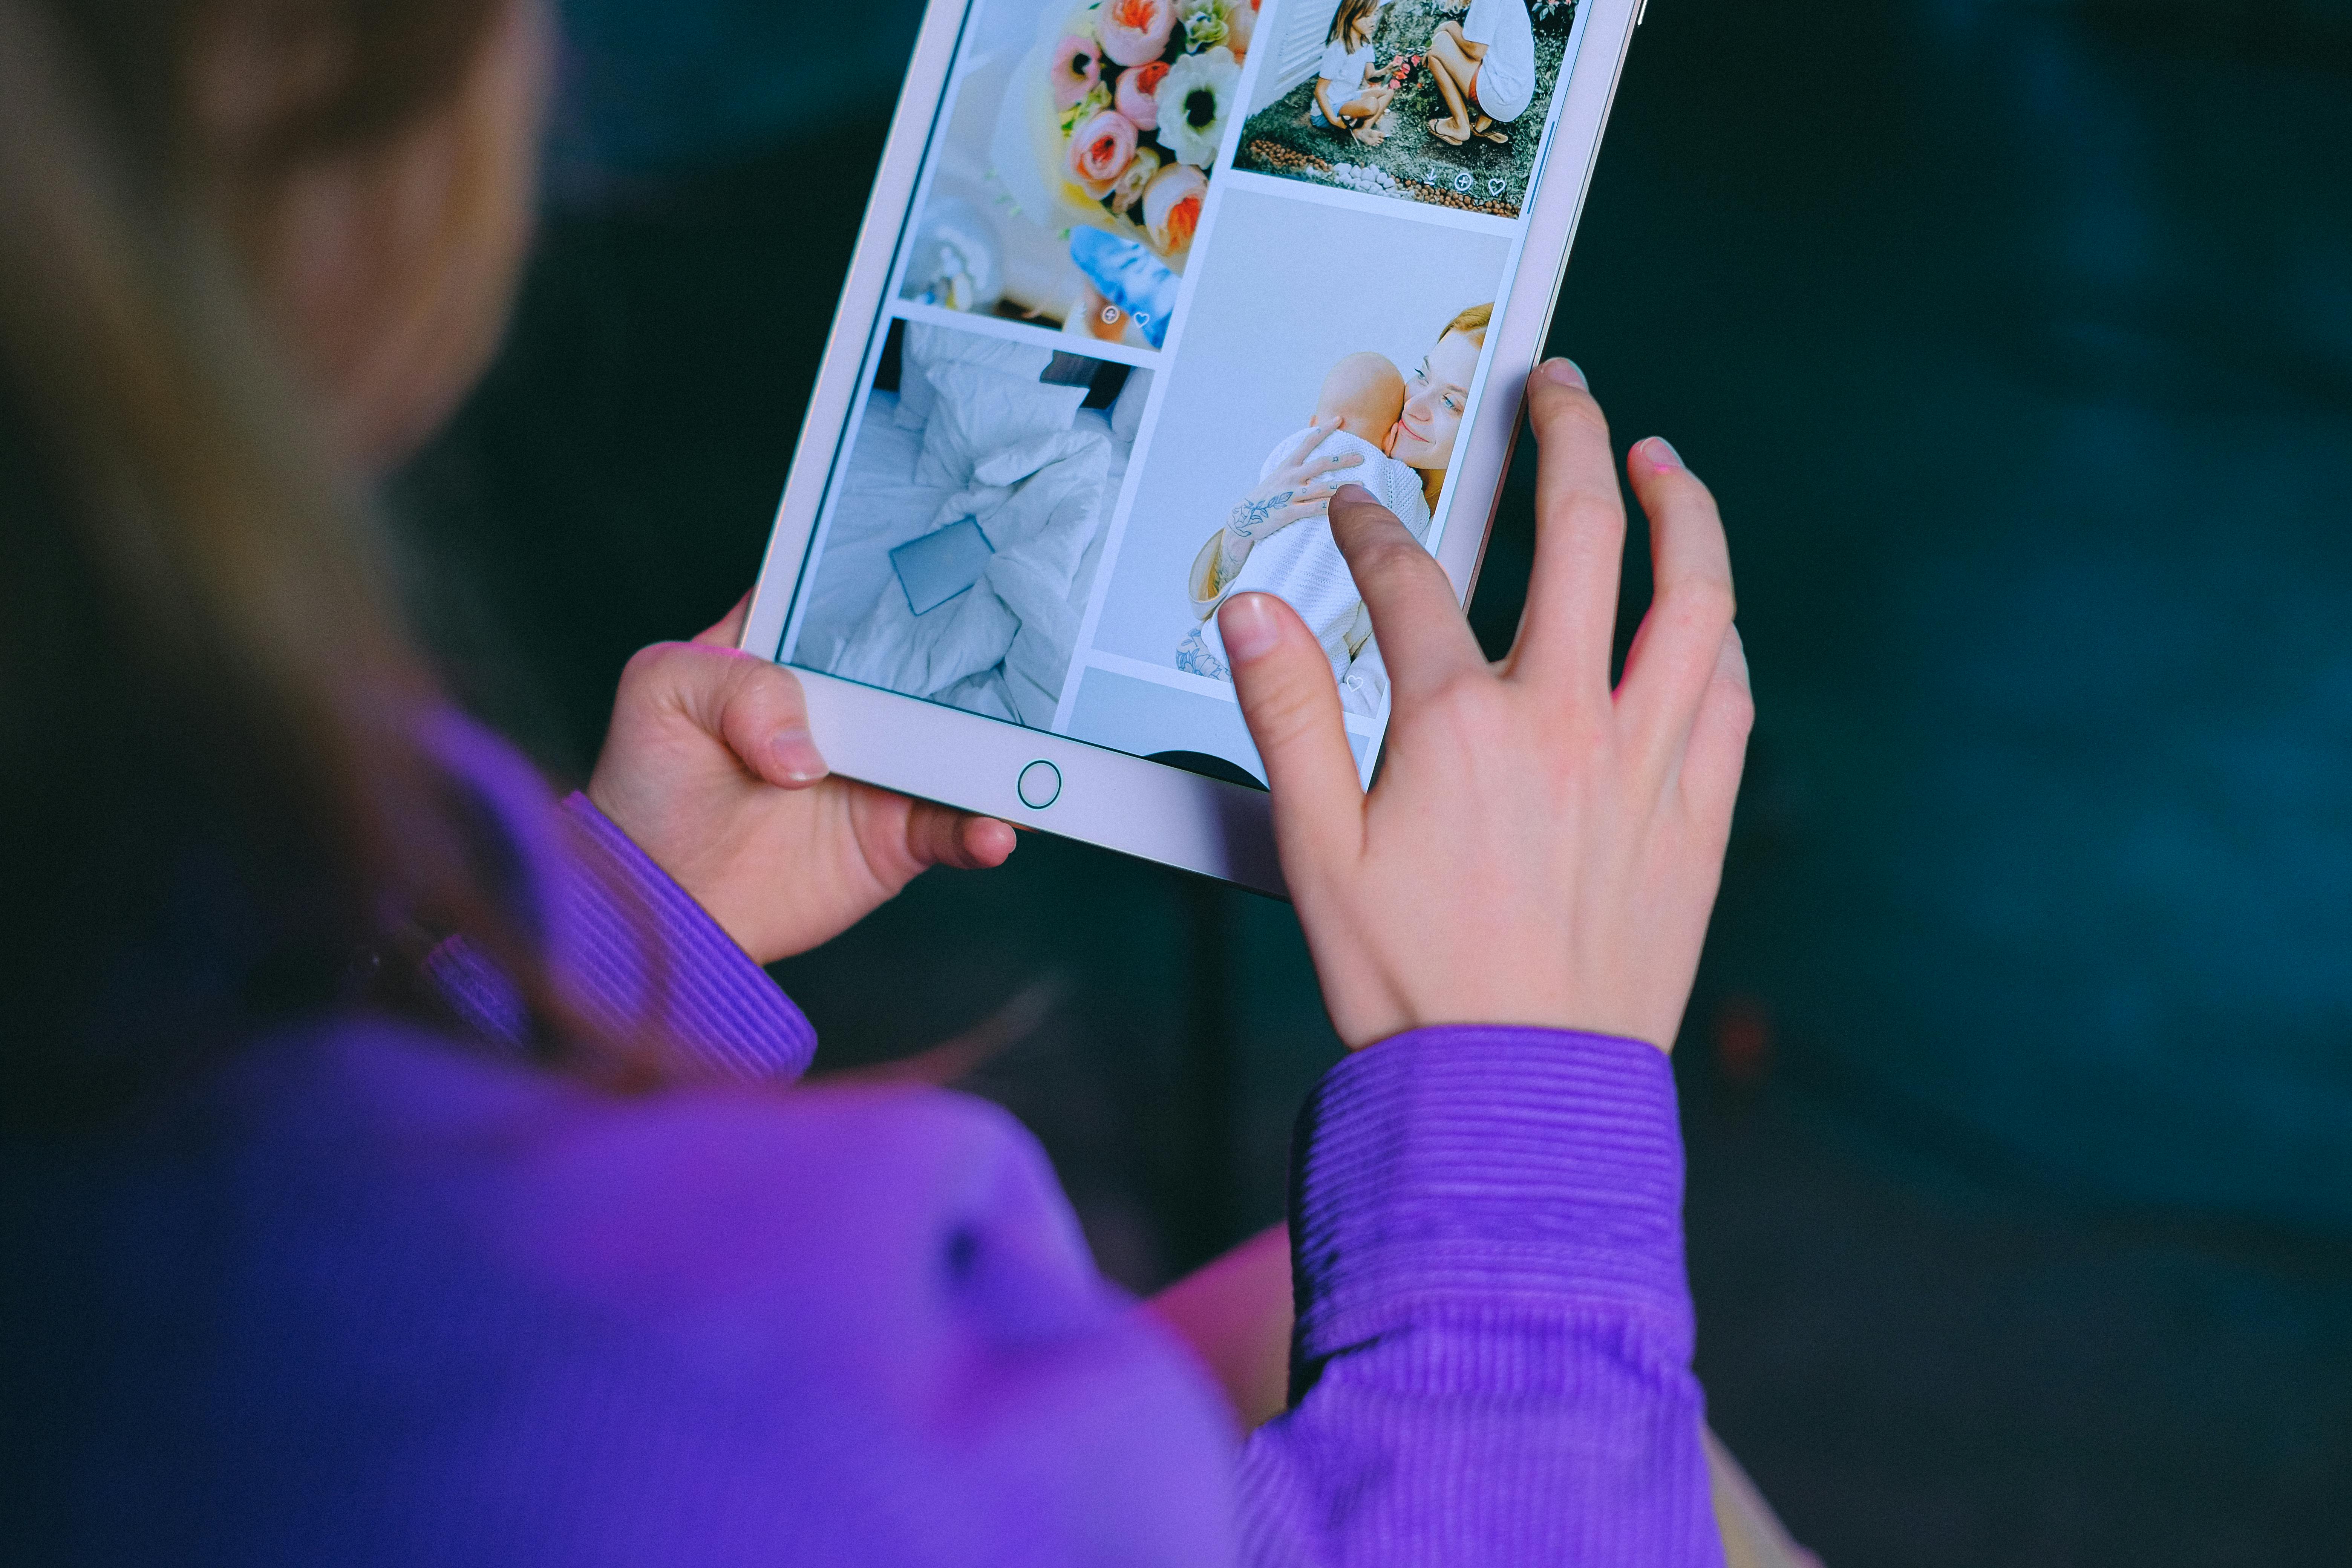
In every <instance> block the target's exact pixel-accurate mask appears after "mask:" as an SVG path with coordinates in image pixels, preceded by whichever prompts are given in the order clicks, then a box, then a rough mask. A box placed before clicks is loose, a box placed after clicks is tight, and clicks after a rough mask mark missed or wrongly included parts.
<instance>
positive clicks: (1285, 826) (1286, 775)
mask: <svg viewBox="0 0 2352 1568" xmlns="http://www.w3.org/2000/svg"><path fill="white" fill-rule="evenodd" d="M1217 629H1218V631H1219V632H1220V633H1222V634H1223V637H1224V642H1225V654H1226V657H1227V658H1229V659H1230V660H1231V661H1232V664H1233V671H1234V693H1235V695H1237V696H1238V697H1239V698H1240V699H1241V705H1242V718H1243V720H1244V721H1245V722H1246V723H1247V724H1248V725H1249V731H1250V738H1251V739H1252V740H1254V741H1255V742H1257V753H1258V756H1259V757H1260V759H1262V760H1263V761H1264V762H1265V776H1266V782H1267V783H1268V784H1270V785H1271V786H1272V788H1273V793H1274V831H1275V838H1276V843H1277V844H1278V845H1279V846H1280V847H1281V850H1282V859H1283V868H1284V871H1285V874H1286V875H1288V876H1290V877H1291V879H1292V880H1293V882H1294V884H1295V883H1297V882H1298V881H1300V880H1303V879H1301V878H1299V877H1298V876H1297V872H1299V871H1305V870H1308V869H1311V868H1323V867H1327V866H1331V865H1335V864H1337V863H1339V862H1340V861H1342V860H1346V859H1351V858H1354V856H1355V854H1356V852H1357V850H1358V849H1359V848H1360V847H1361V846H1362V844H1363V827H1364V792H1363V787H1362V785H1361V784H1360V783H1359V782H1358V781H1357V777H1356V757H1355V753H1354V752H1353V751H1351V750H1350V749H1349V745H1348V731H1347V726H1346V724H1345V723H1344V721H1342V720H1341V719H1340V717H1339V686H1338V684H1337V683H1336V682H1334V681H1333V680H1332V679H1331V661H1330V658H1329V657H1328V655H1326V654H1325V653H1324V651H1323V645H1322V644H1320V643H1318V642H1317V641H1316V640H1315V637H1314V634H1313V633H1311V632H1309V631H1308V630H1307V624H1306V623H1305V622H1304V621H1301V620H1300V619H1299V618H1298V612H1297V611H1296V610H1294V609H1292V608H1291V607H1290V606H1289V605H1286V604H1284V603H1283V602H1282V601H1281V600H1280V599H1277V598H1276V597H1275V596H1274V595H1271V594H1236V595H1234V596H1233V597H1232V598H1230V599H1228V600H1226V601H1225V605H1224V608H1223V609H1222V610H1220V611H1218V612H1217Z"/></svg>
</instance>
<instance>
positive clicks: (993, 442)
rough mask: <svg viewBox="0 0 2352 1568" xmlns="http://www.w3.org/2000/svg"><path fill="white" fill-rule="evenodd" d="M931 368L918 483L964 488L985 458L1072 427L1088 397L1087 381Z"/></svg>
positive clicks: (972, 366) (978, 369) (976, 367)
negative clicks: (1062, 382) (1065, 382)
mask: <svg viewBox="0 0 2352 1568" xmlns="http://www.w3.org/2000/svg"><path fill="white" fill-rule="evenodd" d="M926 374H927V375H928V376H929V381H930V384H931V389H932V391H933V392H934V393H935V394H936V396H935V397H934V399H933V402H932V408H931V417H930V420H929V423H928V424H927V425H925V426H924V427H923V455H922V457H921V458H919V459H917V461H916V463H915V482H916V483H917V484H919V485H940V486H944V487H946V488H947V489H962V488H963V487H964V486H966V485H968V484H970V483H971V471H972V469H973V468H976V467H978V466H979V465H980V463H981V461H982V459H983V458H988V457H989V456H991V455H992V454H993V453H996V452H1001V451H1003V449H1004V448H1006V447H1016V446H1019V445H1020V444H1021V443H1022V442H1024V441H1026V440H1030V439H1032V438H1034V437H1038V436H1044V435H1048V434H1051V433H1052V432H1054V431H1056V430H1067V429H1068V428H1069V427H1070V422H1071V421H1072V420H1073V419H1075V418H1076V417H1077V413H1078V405H1079V404H1081V403H1084V402H1085V401H1086V399H1087V389H1086V388H1085V387H1083V386H1047V385H1046V384H1044V383H1043V382H1038V381H1029V380H1024V379H1023V378H1022V377H1020V376H1015V375H1006V374H1003V372H1001V371H994V370H990V369H987V368H986V367H984V366H982V365H976V364H942V365H935V366H933V367H932V368H931V369H930V370H929V372H927V373H926Z"/></svg>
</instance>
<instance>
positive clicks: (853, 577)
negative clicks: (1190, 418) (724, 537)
mask: <svg viewBox="0 0 2352 1568" xmlns="http://www.w3.org/2000/svg"><path fill="white" fill-rule="evenodd" d="M893 340H894V341H893V342H892V344H891V347H890V348H889V349H887V350H886V352H885V353H884V355H883V359H882V364H881V367H880V370H879V371H878V372H877V375H876V377H875V384H874V385H873V386H872V387H870V388H869V389H868V391H867V393H866V399H867V402H866V412H865V417H864V418H863V419H862V420H861V421H860V422H859V426H858V431H857V437H856V446H855V447H853V448H852V450H851V453H850V457H849V461H848V463H847V465H846V468H845V471H844V473H843V476H842V478H841V479H840V481H839V494H838V496H837V497H836V499H835V501H834V509H833V513H832V516H831V519H830V521H829V523H828V525H827V527H826V530H825V533H824V542H823V545H822V549H823V554H822V555H821V556H820V557H819V559H818V561H817V563H816V564H815V568H814V574H813V579H812V583H811V586H810V588H809V590H808V593H809V595H810V597H809V605H808V609H807V613H806V616H805V617H804V619H803V622H802V625H801V629H800V633H799V635H798V637H797V638H796V640H795V642H794V646H793V652H792V654H791V655H790V657H791V659H792V662H793V663H795V664H799V665H803V666H805V667H807V668H812V669H820V670H824V671H827V672H829V673H831V674H834V675H837V676H840V677H842V678H843V679H849V680H856V681H859V682H861V683H864V684H866V685H869V686H878V687H881V688H884V689H887V690H891V691H897V692H901V693H903V694H905V695H907V696H909V697H919V698H923V699H925V700H929V701H933V702H941V703H945V704H948V705H949V706H950V707H956V708H961V709H965V710H969V711H971V712H974V713H982V714H986V715H988V716H990V717H992V718H996V719H1007V720H1011V721H1014V722H1016V723H1021V724H1026V725H1029V726H1030V727H1032V728H1034V729H1040V730H1042V729H1046V728H1049V727H1050V726H1051V724H1052V722H1053V719H1054V712H1055V707H1056V706H1057V705H1058V703H1059V702H1060V700H1061V695H1062V687H1063V683H1064V681H1065V679H1066V678H1067V675H1068V673H1069V668H1070V661H1071V658H1072V656H1073V654H1074V652H1075V650H1076V640H1077V630H1078V623H1079V620H1080V618H1081V617H1082V616H1083V614H1084V611H1085V608H1086V601H1087V592H1088V588H1089V585H1090V584H1091V583H1092V582H1093V579H1094V573H1095V566H1096V563H1097V559H1098V558H1099V556H1100V554H1101V552H1102V542H1103V536H1104V533H1105V532H1106V531H1107V529H1108V523H1109V515H1110V511H1111V509H1112V507H1113V505H1114V504H1115V503H1116V502H1117V500H1118V494H1119V488H1120V485H1121V483H1122V481H1123V480H1124V479H1125V478H1126V475H1127V465H1128V459H1129V454H1130V452H1131V451H1132V449H1133V447H1134V442H1135V430H1136V426H1137V425H1138V424H1139V421H1140V418H1141V415H1142V410H1143V405H1144V399H1145V398H1146V397H1147V396H1148V395H1150V379H1151V373H1150V372H1149V371H1144V370H1130V369H1129V367H1127V366H1125V365H1117V364H1110V363H1107V362H1104V361H1099V360H1093V359H1088V358H1084V357H1081V356H1079V355H1076V354H1073V353H1056V352H1055V350H1054V349H1053V348H1051V347H1044V346H1038V345H1036V344H1034V342H1028V341H1020V340H1013V339H1008V338H1003V337H998V336H993V335H984V334H982V333H977V332H966V331H958V330H955V329H952V328H948V327H942V326H937V325H932V324H929V323H923V322H912V321H910V322H904V323H901V324H899V325H898V326H897V327H894V328H893ZM894 373H895V374H894ZM1088 403H1094V404H1097V405H1099V406H1095V407H1088V406H1087V404H1088Z"/></svg>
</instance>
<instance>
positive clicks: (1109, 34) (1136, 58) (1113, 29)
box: [1096, 0, 1176, 66]
mask: <svg viewBox="0 0 2352 1568" xmlns="http://www.w3.org/2000/svg"><path fill="white" fill-rule="evenodd" d="M1096 26H1097V28H1099V29H1100V31H1101V33H1102V49H1103V53H1104V54H1106V55H1108V56H1109V57H1110V58H1112V59H1113V60H1116V61H1117V62H1118V63H1119V64H1120V65H1123V66H1139V65H1142V64H1144V63H1146V62H1147V61H1150V60H1156V59H1158V58H1160V51H1161V50H1163V49H1165V48H1167V47H1168V35H1169V34H1170V33H1171V32H1173V31H1174V30H1175V28H1176V0H1108V4H1106V5H1104V6H1103V11H1102V20H1101V21H1100V22H1098V23H1097V24H1096Z"/></svg>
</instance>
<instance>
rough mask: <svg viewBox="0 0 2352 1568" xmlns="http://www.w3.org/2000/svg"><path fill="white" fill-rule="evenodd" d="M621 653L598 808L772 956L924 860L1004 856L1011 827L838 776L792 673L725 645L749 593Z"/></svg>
mask: <svg viewBox="0 0 2352 1568" xmlns="http://www.w3.org/2000/svg"><path fill="white" fill-rule="evenodd" d="M748 603H749V601H748V600H747V601H745V603H744V604H738V605H736V606H735V608H734V609H733V610H732V611H730V613H729V615H728V616H727V618H726V619H725V620H723V621H720V622H719V624H718V625H717V626H713V627H711V628H710V629H709V631H707V632H704V633H703V634H702V635H701V636H700V637H696V638H695V639H694V640H693V641H692V642H690V643H656V644H655V645H654V646H653V647H648V648H646V649H644V650H643V651H641V652H640V653H638V654H637V656H636V657H635V658H632V659H631V660H629V665H628V668H626V669H625V670H624V671H622V673H621V688H620V692H619V694H618V695H617V697H615V699H614V703H613V724H612V728H611V730H610V731H608V732H607V733H606V735H605V737H604V753H603V754H602V755H601V756H599V757H598V758H597V759H596V772H595V773H594V775H593V777H592V778H590V780H589V781H588V798H589V800H590V801H591V802H593V804H594V805H595V807H596V809H597V810H599V811H601V812H603V813H604V815H605V816H608V817H610V818H611V819H612V820H613V822H614V826H618V827H619V828H620V829H621V831H622V832H624V833H625V834H627V835H628V836H629V837H630V838H631V839H632V840H633V841H634V842H635V844H636V846H637V847H639V848H641V849H643V850H644V851H645V852H646V854H647V855H648V856H650V857H651V858H652V859H653V861H654V863H655V864H656V865H657V866H659V867H660V868H662V869H663V870H665V871H667V872H668V873H669V874H670V876H671V877H672V878H673V879H676V881H677V884H678V885H679V886H680V887H682V888H684V889H686V890H687V891H688V893H690V894H691V895H693V897H694V899H695V900H696V901H697V902H698V903H699V904H701V905H702V907H703V908H704V909H705V910H709V913H710V917H711V918H712V919H713V920H715V921H718V922H719V926H720V927H721V928H722V929H723V930H725V931H726V932H727V934H728V935H729V936H730V937H733V938H734V939H735V941H736V942H737V944H738V945H739V946H740V947H741V948H742V949H743V951H744V952H748V953H750V954H751V957H752V958H754V959H755V960H757V961H758V962H760V963H774V962H775V961H776V960H777V959H780V958H788V957H790V956H791V955H793V953H796V952H806V951H808V950H809V949H810V948H813V947H815V946H817V945H818V944H820V943H822V942H827V941H830V940H831V939H832V938H834V937H836V936H838V935H840V934H841V933H842V932H843V931H847V930H848V929H849V928H850V927H851V926H853V925H856V923H857V922H858V921H860V920H863V919H864V918H865V917H866V915H867V914H869V913H871V912H872V911H873V910H875V909H876V908H877V906H879V905H881V904H882V903H884V902H886V901H887V900H889V899H891V898H893V897H895V896H896V895H897V894H898V890H899V889H902V888H904V887H905V886H906V885H907V884H908V882H911V881H913V880H914V879H915V878H916V877H917V876H918V875H919V873H921V872H922V871H924V870H925V869H927V868H929V867H932V866H958V867H963V868H980V867H987V866H1001V865H1003V863H1004V860H1005V858H1006V857H1007V856H1009V855H1011V854H1012V853H1013V843H1014V839H1013V828H1012V827H1011V826H1009V825H1008V824H1005V823H1003V822H999V821H997V820H996V819H995V818H993V817H985V816H971V815H970V814H968V813H965V812H961V811H955V810H951V809H950V808H949V807H947V806H943V805H931V804H930V803H929V802H923V801H913V800H909V799H908V798H907V797H906V796H904V795H893V794H891V793H890V792H889V791H887V790H880V789H876V788H874V787H872V786H871V785H868V784H853V783H851V782H850V781H849V780H847V779H843V778H835V777H834V776H833V775H832V774H831V773H828V772H827V771H826V769H825V764H824V758H823V757H822V756H820V755H819V754H818V753H817V749H816V744H815V742H814V740H813V739H811V737H810V735H809V731H808V710H807V708H806V705H805V704H804V702H803V700H802V697H801V687H800V682H799V681H798V680H797V679H794V678H793V673H792V671H790V670H788V669H786V668H783V667H782V666H781V665H777V664H772V663H770V662H769V661H768V660H766V659H764V658H760V657H759V656H758V655H756V654H749V653H742V652H740V651H738V650H737V648H736V647H735V644H736V641H737V640H738V638H739V637H740V636H741V633H742V626H743V614H744V610H745V607H746V605H747V604H748Z"/></svg>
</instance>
